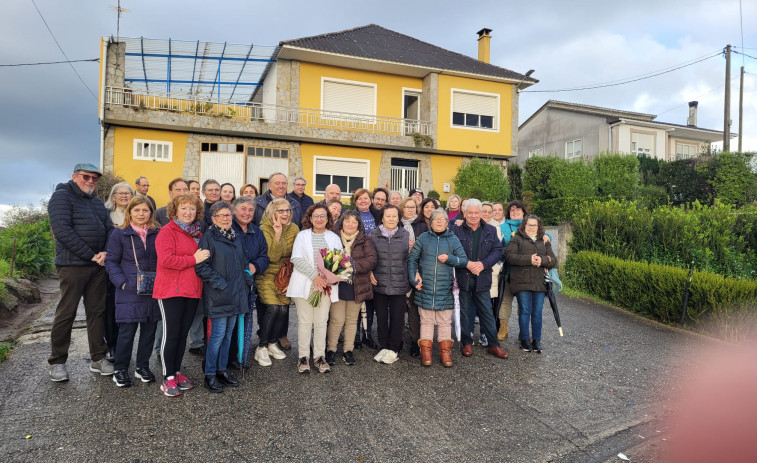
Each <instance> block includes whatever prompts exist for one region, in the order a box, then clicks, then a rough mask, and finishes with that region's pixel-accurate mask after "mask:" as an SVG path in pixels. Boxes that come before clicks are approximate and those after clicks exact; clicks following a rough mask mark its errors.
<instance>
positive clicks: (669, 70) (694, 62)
mask: <svg viewBox="0 0 757 463" xmlns="http://www.w3.org/2000/svg"><path fill="white" fill-rule="evenodd" d="M720 55H722V52H717V53H715V54H712V55H707V56H705V57H704V58H700V59H698V60H695V61H692V62H690V63H686V64H682V65H680V66H675V67H673V68H669V69H666V70H663V71H660V72H654V73H653V74H648V75H643V77H638V78H629V79H625V80H621V81H615V83H606V84H600V85H593V86H587V87H572V88H560V89H554V90H521V93H557V92H575V91H579V90H593V89H596V88H606V87H616V86H618V85H625V84H630V83H632V82H638V81H640V80H646V79H651V78H652V77H657V76H661V75H663V74H668V73H670V72H673V71H677V70H679V69H683V68H685V67H688V66H692V65H694V64H697V63H701V62H702V61H706V60H708V59H711V58H715V57H716V56H720Z"/></svg>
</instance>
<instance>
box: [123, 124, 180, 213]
mask: <svg viewBox="0 0 757 463" xmlns="http://www.w3.org/2000/svg"><path fill="white" fill-rule="evenodd" d="M113 130H115V133H114V147H113V171H114V174H116V175H118V176H120V177H123V178H124V180H125V181H126V182H127V183H128V184H129V185H131V187H132V188H134V180H136V179H137V177H139V176H144V177H147V179H148V180H149V181H150V190H149V191H148V193H147V194H149V195H150V196H152V197H153V199H155V204H156V205H157V207H162V206H165V205H166V204H167V203H168V183H169V182H170V181H171V180H173V179H175V178H176V177H181V173H182V170H183V168H184V154H185V153H186V151H187V134H186V133H180V132H168V131H163V130H147V129H133V128H128V127H114V128H113ZM134 139H143V140H154V141H161V142H172V143H173V149H172V158H171V159H172V161H171V162H162V161H144V160H141V159H134Z"/></svg>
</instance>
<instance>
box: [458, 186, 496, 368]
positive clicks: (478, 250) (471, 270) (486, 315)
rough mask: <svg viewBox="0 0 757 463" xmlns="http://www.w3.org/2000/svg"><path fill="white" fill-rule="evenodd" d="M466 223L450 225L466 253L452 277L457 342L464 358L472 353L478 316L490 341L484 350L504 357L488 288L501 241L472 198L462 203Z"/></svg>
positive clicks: (479, 203)
mask: <svg viewBox="0 0 757 463" xmlns="http://www.w3.org/2000/svg"><path fill="white" fill-rule="evenodd" d="M463 212H464V213H465V222H463V224H462V225H460V226H459V227H458V226H455V225H450V227H449V229H450V230H451V231H452V233H454V234H455V235H456V236H457V237H458V238H459V239H460V243H462V245H463V248H465V254H466V255H467V256H468V265H467V267H466V268H456V269H455V276H456V277H457V285H458V287H459V288H460V326H461V330H460V337H461V340H460V345H462V346H463V347H462V354H463V355H464V356H465V357H470V356H471V355H473V337H472V335H473V324H474V321H475V319H476V315H478V320H479V322H480V328H481V332H483V333H484V334H485V335H486V339H488V340H489V347H488V349H487V352H488V353H489V354H491V355H493V356H495V357H497V358H502V359H506V358H507V357H508V355H507V352H505V351H504V350H502V347H500V345H499V341H497V328H496V327H495V323H494V314H493V313H492V300H491V298H490V297H489V291H490V290H491V287H492V267H493V266H494V264H496V263H497V262H499V261H500V260H502V243H501V242H500V240H499V237H498V236H497V230H496V229H495V228H494V227H492V226H491V225H489V224H487V223H486V222H484V221H483V220H482V219H481V201H479V200H478V199H474V198H471V199H469V200H468V201H466V202H465V210H464V211H463Z"/></svg>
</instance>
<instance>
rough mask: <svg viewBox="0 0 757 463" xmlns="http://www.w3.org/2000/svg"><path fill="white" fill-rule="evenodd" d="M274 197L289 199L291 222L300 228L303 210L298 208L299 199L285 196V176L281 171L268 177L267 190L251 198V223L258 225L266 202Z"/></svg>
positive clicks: (266, 205)
mask: <svg viewBox="0 0 757 463" xmlns="http://www.w3.org/2000/svg"><path fill="white" fill-rule="evenodd" d="M276 198H284V199H286V200H287V201H289V206H290V207H291V208H292V223H293V224H295V225H297V226H298V227H300V228H302V225H301V224H300V221H301V220H302V214H303V213H304V211H303V210H302V209H301V208H300V203H299V201H297V200H295V199H292V198H290V197H288V196H287V176H286V175H284V174H282V173H281V172H276V173H274V174H271V176H270V177H268V191H266V192H265V193H263V194H262V195H260V196H256V197H255V199H254V200H253V201H255V215H254V216H253V218H252V223H254V224H255V225H257V226H260V221H261V220H262V219H263V212H265V208H266V207H268V203H270V202H271V201H273V200H274V199H276Z"/></svg>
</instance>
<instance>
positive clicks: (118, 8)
mask: <svg viewBox="0 0 757 463" xmlns="http://www.w3.org/2000/svg"><path fill="white" fill-rule="evenodd" d="M110 9H111V10H113V11H117V12H118V20H117V22H116V42H118V41H119V39H120V37H121V13H128V12H129V10H127V9H126V8H121V0H118V6H111V7H110Z"/></svg>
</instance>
